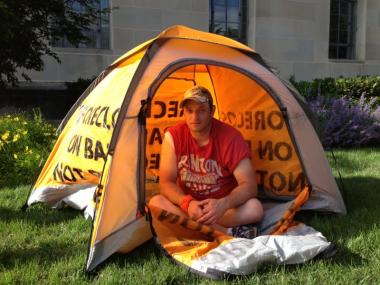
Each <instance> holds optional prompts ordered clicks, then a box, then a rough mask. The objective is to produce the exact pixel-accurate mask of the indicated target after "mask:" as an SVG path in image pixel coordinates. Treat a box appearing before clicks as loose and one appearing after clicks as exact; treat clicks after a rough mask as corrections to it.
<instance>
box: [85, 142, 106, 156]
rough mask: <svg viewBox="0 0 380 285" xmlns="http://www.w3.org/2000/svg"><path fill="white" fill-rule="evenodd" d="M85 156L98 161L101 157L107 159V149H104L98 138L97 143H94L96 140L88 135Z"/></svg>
mask: <svg viewBox="0 0 380 285" xmlns="http://www.w3.org/2000/svg"><path fill="white" fill-rule="evenodd" d="M107 147H108V144H107ZM84 158H86V159H94V160H96V161H97V160H98V159H99V158H102V159H103V160H104V161H105V160H106V151H104V148H103V145H102V142H101V141H98V140H96V141H95V145H94V141H93V140H92V139H91V138H88V137H87V138H86V139H85V144H84Z"/></svg>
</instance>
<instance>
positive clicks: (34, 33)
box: [0, 0, 108, 88]
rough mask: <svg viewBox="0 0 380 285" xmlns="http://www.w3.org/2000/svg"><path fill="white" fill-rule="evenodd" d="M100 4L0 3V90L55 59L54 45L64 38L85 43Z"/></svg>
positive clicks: (76, 0) (63, 0)
mask: <svg viewBox="0 0 380 285" xmlns="http://www.w3.org/2000/svg"><path fill="white" fill-rule="evenodd" d="M99 1H100V0H43V1H41V0H0V19H1V21H0V88H4V87H6V86H7V85H17V82H18V77H17V74H18V72H21V76H22V77H23V78H24V79H26V80H30V78H29V77H28V76H27V74H26V73H25V72H22V70H37V71H41V70H43V67H44V62H43V60H42V57H43V56H44V55H48V56H52V57H53V58H55V59H56V60H57V61H58V62H60V60H59V58H58V56H57V54H56V53H55V52H54V51H53V50H52V48H51V47H52V43H54V42H55V41H57V40H58V39H60V38H62V37H66V39H67V40H68V41H69V42H70V43H71V44H73V45H74V46H78V45H79V44H80V43H86V42H87V41H88V38H87V37H86V36H85V35H84V34H83V32H84V31H86V30H88V29H89V28H90V27H91V25H94V24H95V22H96V20H97V18H98V17H99V15H100V13H108V11H106V10H100V8H99V7H100V5H99Z"/></svg>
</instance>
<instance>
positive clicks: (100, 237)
mask: <svg viewBox="0 0 380 285" xmlns="http://www.w3.org/2000/svg"><path fill="white" fill-rule="evenodd" d="M194 85H202V86H205V87H207V88H208V89H209V90H210V91H211V93H212V96H213V98H214V102H215V104H216V112H215V117H216V118H217V119H219V120H221V121H223V122H226V123H228V124H230V125H232V126H233V127H235V128H237V129H238V130H239V131H240V132H241V133H242V134H243V137H244V138H245V140H246V141H247V143H248V144H249V146H250V148H251V151H252V157H253V159H252V163H253V167H254V170H255V173H256V180H257V182H258V188H259V197H260V199H262V201H263V203H264V207H265V217H264V219H263V221H262V222H261V224H260V232H261V235H260V236H259V237H257V238H255V239H253V240H247V239H240V238H233V237H231V236H226V235H223V234H222V233H220V232H218V231H214V230H213V229H212V228H210V227H207V226H205V225H201V224H198V223H196V222H195V221H192V220H189V219H183V218H180V217H178V216H176V215H174V214H172V213H168V212H166V211H163V210H162V209H158V208H151V209H149V208H147V206H146V205H147V202H148V201H149V199H150V197H152V196H153V195H155V194H156V193H158V191H159V189H158V181H159V173H158V168H159V161H160V145H161V143H162V139H163V134H164V132H165V128H167V127H168V126H170V125H173V124H175V123H177V122H178V121H180V120H181V119H182V109H181V107H180V102H181V98H182V94H183V92H184V91H185V90H186V89H188V88H189V87H192V86H194ZM59 132H60V135H59V137H58V140H57V142H56V145H55V147H54V149H53V151H52V152H51V154H50V156H49V158H48V159H47V161H46V164H45V165H44V167H43V169H42V171H41V174H40V175H39V177H38V179H37V181H36V183H35V186H34V188H33V189H32V192H31V194H30V196H29V198H28V201H27V204H28V205H31V204H33V203H37V202H43V203H46V204H47V205H49V206H52V207H60V206H62V205H63V204H68V205H70V206H73V207H76V208H79V209H84V210H85V213H86V215H88V216H91V217H92V218H93V226H92V230H91V236H90V241H89V249H88V258H87V266H86V268H87V270H88V271H91V270H93V269H94V268H95V267H96V266H98V265H99V264H100V263H102V262H103V261H104V260H106V259H107V258H108V257H109V256H110V255H112V254H113V253H114V252H125V253H127V252H129V251H131V250H133V249H134V248H136V247H137V246H139V245H141V244H143V243H144V242H145V241H147V240H149V239H150V238H151V237H152V233H153V234H154V236H155V239H156V241H157V242H158V244H159V246H160V247H161V248H162V249H163V250H164V251H165V253H167V254H168V256H169V257H170V258H172V259H173V260H175V261H176V262H178V263H180V264H183V265H186V266H188V267H189V268H190V269H191V270H193V271H196V272H198V273H200V274H203V275H207V276H210V277H220V276H223V275H224V274H247V273H250V272H253V271H254V270H256V268H257V266H259V265H260V264H262V263H265V262H269V261H270V262H276V263H282V264H291V263H301V262H305V261H306V260H309V259H312V258H313V257H315V256H316V255H318V254H320V253H321V252H323V251H324V250H326V248H328V247H329V246H330V243H329V242H328V241H327V239H326V238H325V237H324V236H323V235H322V234H321V233H319V232H318V231H316V230H314V229H312V228H311V227H308V226H306V225H304V224H301V223H296V222H295V221H294V220H293V217H294V215H295V213H296V212H297V211H299V210H316V211H327V212H334V213H340V214H345V213H346V208H345V205H344V202H343V200H342V197H341V194H340V192H339V189H338V187H337V185H336V182H335V180H334V177H333V176H332V173H331V169H330V167H329V165H328V162H327V160H326V158H325V155H324V151H323V148H322V146H321V143H320V140H319V138H318V135H317V132H316V131H315V127H314V125H313V121H312V115H311V114H310V112H309V111H308V109H307V106H306V104H305V102H304V101H303V99H302V98H301V97H300V96H299V95H298V94H297V92H296V91H295V90H294V89H293V88H292V87H291V86H290V85H289V84H288V83H287V82H285V81H282V80H281V79H280V78H279V77H278V76H276V74H275V73H274V72H272V70H271V69H270V68H269V67H268V66H267V64H266V63H265V62H264V60H263V59H262V58H261V57H260V55H259V54H257V53H256V52H255V51H254V50H253V49H251V48H249V47H248V46H245V45H243V44H241V43H239V42H236V41H234V40H232V39H229V38H226V37H223V36H220V35H215V34H210V33H206V32H202V31H197V30H193V29H190V28H188V27H184V26H173V27H170V28H168V29H167V30H165V31H163V32H162V33H160V34H159V35H158V36H157V37H156V38H154V39H152V40H149V41H147V42H145V43H143V44H141V45H139V46H137V47H136V48H134V49H132V50H130V51H129V52H127V53H126V54H124V55H123V56H121V57H120V58H118V59H117V60H116V61H115V62H113V63H112V64H111V65H110V66H109V67H108V68H106V69H105V70H104V71H103V72H102V73H101V74H100V75H99V76H98V77H97V78H96V79H95V80H94V81H93V82H92V84H91V85H90V86H89V87H88V88H87V90H86V91H85V92H84V93H83V94H82V96H81V97H80V98H79V99H78V101H77V102H76V103H75V105H74V106H73V107H72V108H71V110H70V111H69V112H68V114H67V116H66V117H65V118H64V120H63V121H62V123H61V125H60V127H59ZM151 227H152V230H151Z"/></svg>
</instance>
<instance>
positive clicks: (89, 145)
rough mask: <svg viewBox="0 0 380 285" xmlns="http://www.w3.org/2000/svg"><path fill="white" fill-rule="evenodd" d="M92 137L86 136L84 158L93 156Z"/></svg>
mask: <svg viewBox="0 0 380 285" xmlns="http://www.w3.org/2000/svg"><path fill="white" fill-rule="evenodd" d="M93 144H94V143H93V142H92V139H90V138H86V140H85V144H84V158H87V159H93V158H94V152H93V151H92V146H93Z"/></svg>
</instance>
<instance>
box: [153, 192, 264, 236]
mask: <svg viewBox="0 0 380 285" xmlns="http://www.w3.org/2000/svg"><path fill="white" fill-rule="evenodd" d="M149 205H153V206H155V207H159V208H161V209H164V210H166V211H168V212H171V213H173V214H177V215H179V216H183V217H188V215H187V214H186V213H185V212H184V211H182V210H181V209H180V208H179V207H178V206H176V205H174V204H173V203H172V202H171V201H169V200H168V199H167V198H166V197H165V196H163V195H156V196H154V197H152V199H151V200H150V201H149ZM263 215H264V210H263V207H262V205H261V203H260V201H259V200H258V199H256V198H251V199H249V200H248V201H246V202H245V203H243V204H241V205H240V206H238V207H236V208H231V209H228V210H227V211H226V212H225V213H224V215H223V216H222V217H221V218H220V219H219V220H218V222H217V224H214V225H211V226H212V227H214V228H215V229H217V230H220V231H223V232H227V228H232V227H236V226H240V225H245V224H251V223H256V222H258V221H260V220H261V219H262V217H263Z"/></svg>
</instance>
